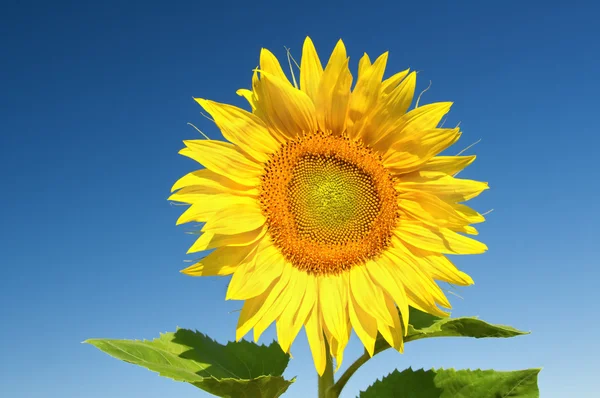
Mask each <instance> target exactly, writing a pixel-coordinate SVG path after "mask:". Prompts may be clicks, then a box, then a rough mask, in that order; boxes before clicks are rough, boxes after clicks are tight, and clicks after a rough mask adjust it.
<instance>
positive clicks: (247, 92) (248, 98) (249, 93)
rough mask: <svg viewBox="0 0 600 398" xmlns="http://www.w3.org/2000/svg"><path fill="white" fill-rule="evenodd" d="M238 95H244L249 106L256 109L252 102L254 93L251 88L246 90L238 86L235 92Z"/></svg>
mask: <svg viewBox="0 0 600 398" xmlns="http://www.w3.org/2000/svg"><path fill="white" fill-rule="evenodd" d="M235 93H236V94H237V95H239V96H240V97H244V98H245V99H246V101H248V103H249V104H250V108H252V110H253V111H254V110H255V109H256V104H255V103H254V93H253V92H252V90H248V89H245V88H240V89H239V90H237V91H236V92H235Z"/></svg>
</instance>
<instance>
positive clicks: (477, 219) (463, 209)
mask: <svg viewBox="0 0 600 398" xmlns="http://www.w3.org/2000/svg"><path fill="white" fill-rule="evenodd" d="M451 206H452V208H453V209H454V211H456V212H457V213H458V214H460V215H461V217H463V218H465V219H466V220H468V221H469V223H471V224H477V223H481V222H484V221H485V217H484V216H483V215H481V214H479V213H478V212H476V211H475V210H473V209H471V208H470V207H469V206H466V205H461V204H457V203H452V204H451Z"/></svg>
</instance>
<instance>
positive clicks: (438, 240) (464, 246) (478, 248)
mask: <svg viewBox="0 0 600 398" xmlns="http://www.w3.org/2000/svg"><path fill="white" fill-rule="evenodd" d="M394 234H395V235H396V236H397V237H398V238H399V239H400V240H402V241H403V242H406V243H408V244H409V245H412V246H415V247H418V248H420V249H423V250H428V251H431V252H436V253H448V254H479V253H483V252H485V251H486V250H487V246H486V245H484V244H483V243H481V242H478V241H476V240H473V239H471V238H467V237H466V236H463V235H460V234H458V233H456V232H453V231H450V230H449V229H447V228H439V229H437V230H432V229H429V228H427V227H426V226H423V225H422V224H421V223H419V222H413V221H406V220H405V221H401V222H400V223H399V225H398V227H397V228H396V230H395V231H394Z"/></svg>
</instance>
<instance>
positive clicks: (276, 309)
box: [254, 264, 297, 341]
mask: <svg viewBox="0 0 600 398" xmlns="http://www.w3.org/2000/svg"><path fill="white" fill-rule="evenodd" d="M292 270H294V267H293V266H292V265H291V264H287V265H286V266H285V268H284V271H283V274H282V276H281V279H280V280H279V282H277V283H278V284H283V285H284V286H283V287H282V288H281V294H280V295H279V297H278V298H277V300H276V301H275V303H273V305H272V306H271V307H270V308H269V309H268V310H267V311H265V313H264V315H263V316H262V317H261V318H260V319H259V321H258V322H256V325H254V341H258V339H259V338H260V336H261V335H262V334H263V333H264V331H265V330H267V328H268V327H269V326H270V325H271V324H272V323H273V322H274V321H275V320H276V319H277V318H278V317H279V316H280V315H281V313H282V312H283V310H284V309H285V308H286V306H287V305H288V303H289V302H290V300H291V298H292V295H293V294H295V293H296V286H297V280H296V279H293V278H291V276H292Z"/></svg>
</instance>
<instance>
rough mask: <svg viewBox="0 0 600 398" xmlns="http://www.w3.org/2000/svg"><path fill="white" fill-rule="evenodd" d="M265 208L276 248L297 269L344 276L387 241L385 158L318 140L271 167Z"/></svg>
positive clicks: (296, 146)
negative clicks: (349, 269)
mask: <svg viewBox="0 0 600 398" xmlns="http://www.w3.org/2000/svg"><path fill="white" fill-rule="evenodd" d="M260 201H261V205H262V210H263V213H264V214H265V216H266V218H267V225H268V227H269V232H270V234H271V237H272V239H273V243H274V244H275V245H276V246H277V247H278V248H279V249H280V250H281V252H282V253H283V255H284V256H285V257H286V258H287V260H288V261H290V262H291V263H292V264H293V265H294V266H296V267H297V268H299V269H302V270H305V271H308V272H311V273H316V274H324V273H325V274H329V273H339V272H341V271H343V270H345V269H348V268H350V267H352V266H353V265H357V264H361V263H365V262H366V261H367V260H369V259H371V258H374V257H375V256H377V255H378V254H379V253H381V251H383V250H384V249H385V248H386V247H387V246H388V245H389V242H390V238H391V233H392V230H393V228H394V226H395V224H396V221H397V217H398V214H397V213H398V211H397V210H398V209H397V198H396V190H395V189H394V187H393V180H392V177H391V176H390V174H389V173H388V172H387V170H386V169H385V168H384V167H383V165H382V164H381V159H380V158H379V156H378V155H376V154H375V153H373V152H372V151H371V150H370V149H369V148H367V147H365V146H364V145H362V144H361V143H359V142H355V141H352V140H349V139H347V138H343V137H336V136H327V135H325V134H315V135H311V136H305V137H303V138H301V139H298V140H296V141H291V142H288V143H287V144H286V145H284V146H283V147H282V148H281V150H280V151H279V152H277V153H276V154H274V155H273V156H272V158H271V159H270V161H269V162H268V164H267V166H266V168H265V173H264V175H263V178H262V183H261V194H260Z"/></svg>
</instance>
